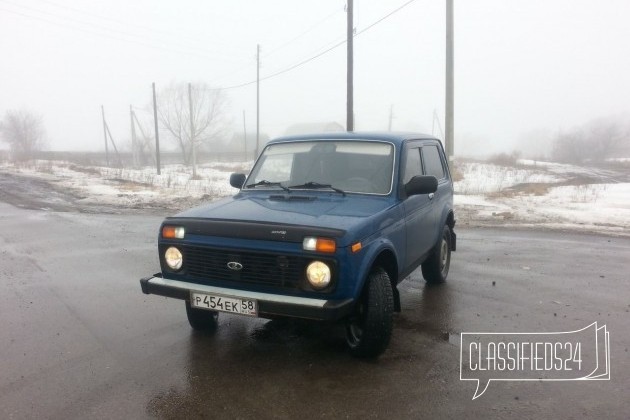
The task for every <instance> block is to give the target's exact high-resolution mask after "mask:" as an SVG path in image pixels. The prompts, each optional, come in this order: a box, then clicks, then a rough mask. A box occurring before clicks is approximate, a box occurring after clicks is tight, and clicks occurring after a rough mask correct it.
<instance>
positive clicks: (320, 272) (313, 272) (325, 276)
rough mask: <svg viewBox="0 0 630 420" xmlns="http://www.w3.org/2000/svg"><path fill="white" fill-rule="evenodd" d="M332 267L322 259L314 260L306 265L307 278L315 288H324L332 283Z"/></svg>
mask: <svg viewBox="0 0 630 420" xmlns="http://www.w3.org/2000/svg"><path fill="white" fill-rule="evenodd" d="M330 277H331V276H330V267H328V266H327V265H326V264H324V263H323V262H321V261H314V262H312V263H310V264H309V265H308V267H306V278H307V279H308V282H309V283H310V284H311V286H313V288H314V289H324V288H325V287H326V286H328V285H329V284H330Z"/></svg>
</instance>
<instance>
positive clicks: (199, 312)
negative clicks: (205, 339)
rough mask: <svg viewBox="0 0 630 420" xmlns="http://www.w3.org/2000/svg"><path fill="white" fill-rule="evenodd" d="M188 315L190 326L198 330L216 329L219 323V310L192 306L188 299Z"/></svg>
mask: <svg viewBox="0 0 630 420" xmlns="http://www.w3.org/2000/svg"><path fill="white" fill-rule="evenodd" d="M186 316H187V317H188V323H189V324H190V326H191V327H192V328H193V329H194V330H197V331H215V330H216V329H217V326H218V325H219V324H218V319H219V313H218V312H216V311H207V310H205V309H197V308H192V307H191V306H190V302H189V301H186Z"/></svg>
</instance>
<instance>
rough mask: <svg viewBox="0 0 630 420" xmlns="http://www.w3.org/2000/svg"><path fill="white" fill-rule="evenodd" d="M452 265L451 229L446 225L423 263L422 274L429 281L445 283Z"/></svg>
mask: <svg viewBox="0 0 630 420" xmlns="http://www.w3.org/2000/svg"><path fill="white" fill-rule="evenodd" d="M450 266H451V229H450V228H449V227H448V226H447V225H445V226H444V229H442V236H441V237H440V240H439V241H438V243H437V244H436V245H435V248H434V249H433V252H432V253H431V255H430V256H429V258H427V260H426V261H425V262H423V263H422V276H423V277H424V279H425V280H426V281H427V283H443V282H444V281H446V277H447V276H448V269H449V268H450Z"/></svg>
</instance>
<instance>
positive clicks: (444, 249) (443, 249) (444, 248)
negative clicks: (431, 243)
mask: <svg viewBox="0 0 630 420" xmlns="http://www.w3.org/2000/svg"><path fill="white" fill-rule="evenodd" d="M440 271H441V272H442V273H443V274H444V273H445V272H446V271H448V242H447V241H446V238H442V244H441V246H440Z"/></svg>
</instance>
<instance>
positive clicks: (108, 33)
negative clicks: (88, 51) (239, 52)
mask: <svg viewBox="0 0 630 420" xmlns="http://www.w3.org/2000/svg"><path fill="white" fill-rule="evenodd" d="M0 2H3V3H5V4H8V5H11V6H17V7H20V8H22V9H26V10H29V11H32V12H35V13H40V14H42V15H47V16H51V17H52V18H54V19H57V20H59V21H60V22H58V21H55V20H50V19H49V18H45V17H42V16H36V15H32V14H28V13H24V12H22V11H17V10H11V9H4V8H2V9H0V10H3V11H5V12H9V13H13V14H16V15H20V16H23V17H26V18H29V19H36V20H40V21H43V22H46V23H48V24H52V25H57V26H61V27H62V28H64V29H73V30H76V31H80V32H84V33H88V34H91V35H96V36H100V37H105V38H109V39H114V40H117V41H123V42H131V43H135V44H138V45H142V46H145V47H149V48H153V49H159V50H164V51H170V52H175V53H181V54H187V55H196V56H198V57H203V58H206V59H212V60H218V59H221V60H225V59H226V58H227V57H230V56H228V55H225V54H222V55H223V56H224V57H223V58H217V57H211V56H209V55H206V54H202V53H199V52H196V51H193V50H189V51H185V50H182V49H179V48H178V49H174V48H169V47H167V46H163V45H160V46H157V45H154V44H151V43H147V42H143V41H142V40H140V41H139V40H137V39H133V38H140V39H142V38H145V37H143V36H142V35H139V34H134V33H131V32H126V31H121V30H117V29H113V28H110V27H107V26H104V25H102V24H97V23H93V22H86V21H82V20H79V19H74V18H72V17H68V16H60V15H57V14H55V13H51V12H48V11H44V10H40V9H37V8H33V7H29V6H25V5H21V4H18V3H15V2H11V1H7V0H0ZM68 22H69V23H70V25H69V24H68ZM76 24H78V25H85V26H88V27H89V29H88V28H83V27H80V26H76ZM95 30H97V31H104V33H103V32H97V31H95ZM112 35H114V36H112ZM121 35H122V36H123V37H125V38H120V37H118V36H121ZM128 37H131V38H128ZM186 48H190V46H186ZM194 48H195V47H193V49H194ZM230 58H231V59H234V56H232V57H230ZM241 60H242V59H239V61H241Z"/></svg>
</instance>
